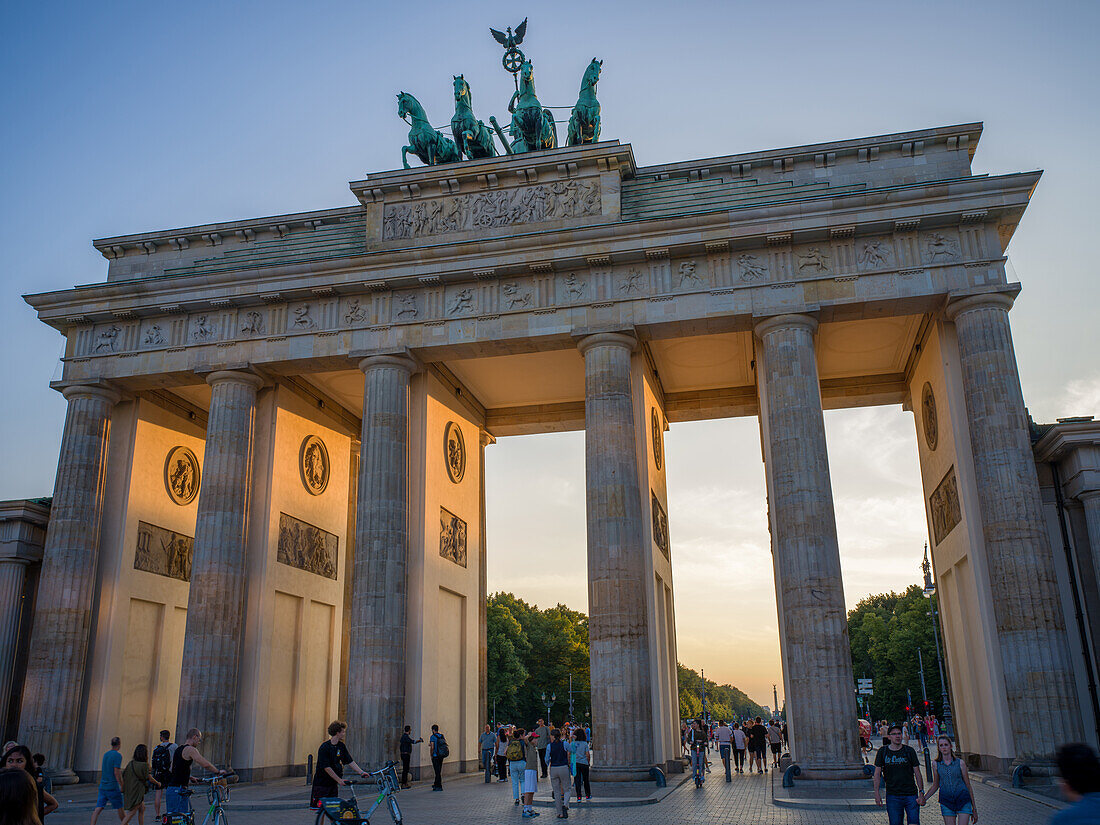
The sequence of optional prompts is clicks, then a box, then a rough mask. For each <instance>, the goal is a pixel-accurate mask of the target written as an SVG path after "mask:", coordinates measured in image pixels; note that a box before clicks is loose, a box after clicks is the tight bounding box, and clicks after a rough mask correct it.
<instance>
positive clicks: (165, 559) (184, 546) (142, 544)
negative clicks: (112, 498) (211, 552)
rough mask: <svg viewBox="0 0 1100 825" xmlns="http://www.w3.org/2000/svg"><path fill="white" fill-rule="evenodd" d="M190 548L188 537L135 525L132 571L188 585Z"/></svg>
mask: <svg viewBox="0 0 1100 825" xmlns="http://www.w3.org/2000/svg"><path fill="white" fill-rule="evenodd" d="M194 547H195V540H194V538H192V537H191V536H185V535H184V534H183V533H176V532H173V531H172V530H166V529H165V528H163V527H157V526H156V525H155V524H148V523H146V522H144V521H139V522H138V533H137V552H135V553H134V569H135V570H144V571H145V572H147V573H156V574H157V575H158V576H167V577H168V578H170V579H179V580H180V581H184V582H189V581H191V555H192V553H193V552H194Z"/></svg>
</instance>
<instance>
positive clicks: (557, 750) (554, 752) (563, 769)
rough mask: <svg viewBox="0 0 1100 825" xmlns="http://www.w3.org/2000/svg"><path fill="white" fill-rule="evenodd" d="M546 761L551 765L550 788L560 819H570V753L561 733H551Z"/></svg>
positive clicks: (554, 730)
mask: <svg viewBox="0 0 1100 825" xmlns="http://www.w3.org/2000/svg"><path fill="white" fill-rule="evenodd" d="M546 761H547V762H549V763H550V787H551V789H552V790H553V792H554V806H555V807H556V808H557V809H558V819H569V793H570V791H571V790H572V785H573V783H572V778H573V777H572V776H571V775H570V773H569V751H568V750H567V749H566V747H565V743H563V742H562V741H561V731H560V730H558V729H557V728H554V729H552V730H551V731H550V746H549V747H548V748H547V749H546Z"/></svg>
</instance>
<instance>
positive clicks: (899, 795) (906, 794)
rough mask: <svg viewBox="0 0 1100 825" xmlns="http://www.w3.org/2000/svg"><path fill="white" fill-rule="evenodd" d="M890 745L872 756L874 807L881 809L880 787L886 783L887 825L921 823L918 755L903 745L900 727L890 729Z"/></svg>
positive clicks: (921, 782) (894, 726)
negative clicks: (903, 820)
mask: <svg viewBox="0 0 1100 825" xmlns="http://www.w3.org/2000/svg"><path fill="white" fill-rule="evenodd" d="M889 736H890V744H889V745H887V746H885V747H883V748H880V749H879V752H878V755H877V756H875V778H874V784H875V804H876V805H882V804H883V800H882V794H881V793H880V792H879V786H880V785H881V784H882V782H883V780H884V779H885V781H886V815H887V817H889V820H890V825H903V823H902V819H903V817H904V818H906V819H908V821H909V823H910V825H915V823H918V822H920V806H921V805H923V804H924V778H923V777H922V776H921V772H920V760H919V759H917V752H916V751H915V750H913V749H912V748H911V747H909V745H905V744H902V741H901V739H902V727H901V725H891V726H890V731H889Z"/></svg>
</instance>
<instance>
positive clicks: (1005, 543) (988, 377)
mask: <svg viewBox="0 0 1100 825" xmlns="http://www.w3.org/2000/svg"><path fill="white" fill-rule="evenodd" d="M1012 300H1013V299H1012V297H1011V296H1009V295H1005V294H1002V293H989V294H985V295H972V296H969V297H964V298H961V299H958V300H955V301H952V302H951V303H950V304H948V307H947V317H948V319H949V320H951V321H954V323H955V330H956V333H957V336H958V342H959V363H960V366H961V367H962V377H963V396H964V398H965V399H966V412H967V416H968V418H969V422H970V444H971V451H972V452H973V456H974V473H975V479H976V481H977V487H978V507H979V510H980V512H981V517H982V535H983V538H984V539H985V556H986V564H987V566H988V570H989V585H990V593H991V596H992V600H993V613H994V617H995V618H996V622H997V637H998V641H999V643H1000V649H1001V660H1002V661H1001V664H1002V668H1003V670H1004V679H1005V692H1006V695H1007V698H1008V716H1009V720H1010V722H1011V724H1012V734H1013V740H1014V743H1015V746H1016V763H1017V764H1019V763H1025V762H1026V763H1028V764H1030V765H1031V766H1032V767H1033V768H1034V767H1036V765H1039V766H1040V767H1044V766H1049V765H1051V763H1052V761H1053V754H1054V750H1055V748H1056V747H1057V746H1058V745H1059V744H1062V743H1064V742H1079V741H1081V740H1082V737H1083V736H1084V733H1083V728H1082V724H1081V714H1080V709H1079V708H1078V702H1077V693H1076V690H1075V685H1074V678H1073V667H1072V665H1071V662H1070V652H1069V642H1068V639H1067V637H1066V627H1065V621H1064V619H1063V614H1062V607H1061V603H1060V599H1059V595H1058V585H1057V579H1056V573H1055V567H1054V558H1053V553H1052V550H1051V546H1050V539H1049V537H1048V535H1047V531H1046V527H1045V525H1044V523H1043V516H1042V512H1041V508H1042V504H1041V501H1040V498H1039V481H1038V478H1037V477H1036V474H1035V458H1034V456H1033V454H1032V451H1031V438H1030V435H1029V431H1028V425H1027V414H1026V413H1025V411H1024V399H1023V394H1022V392H1021V390H1020V376H1019V373H1018V372H1017V368H1016V356H1015V353H1014V352H1013V349H1012V332H1011V330H1010V329H1009V324H1008V310H1009V309H1010V308H1011V307H1012Z"/></svg>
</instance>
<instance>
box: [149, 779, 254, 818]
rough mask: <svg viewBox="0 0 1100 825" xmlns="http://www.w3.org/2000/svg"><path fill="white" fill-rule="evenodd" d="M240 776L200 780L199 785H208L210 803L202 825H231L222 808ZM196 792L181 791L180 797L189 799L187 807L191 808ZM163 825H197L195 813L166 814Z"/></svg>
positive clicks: (207, 791)
mask: <svg viewBox="0 0 1100 825" xmlns="http://www.w3.org/2000/svg"><path fill="white" fill-rule="evenodd" d="M237 780H238V776H237V775H236V774H235V773H225V774H218V775H215V776H204V777H202V778H201V779H199V784H202V785H206V786H207V789H206V799H207V801H208V802H209V803H210V809H209V810H208V811H207V812H206V816H205V817H204V818H203V820H202V825H229V817H227V816H226V815H225V810H224V809H223V808H222V803H223V802H228V801H229V786H230V785H235V784H236V783H237ZM194 793H195V792H194V791H193V790H191V788H183V789H181V790H180V792H179V794H180V796H182V797H184V798H185V799H187V807H188V808H190V807H191V799H190V797H191V796H192V794H194ZM162 822H163V825H195V812H194V810H189V811H188V812H187V813H184V814H178V813H177V814H165V815H164V818H163V820H162Z"/></svg>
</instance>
